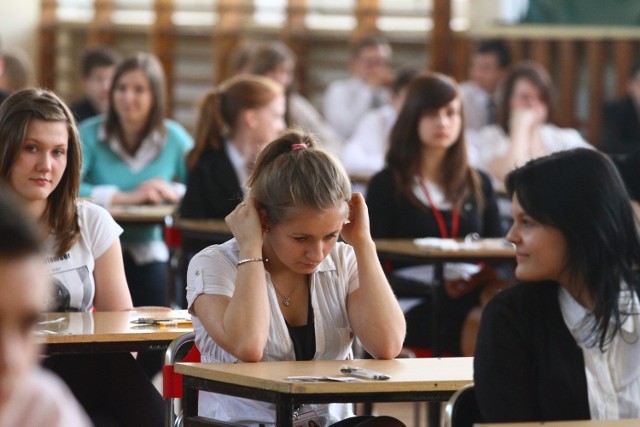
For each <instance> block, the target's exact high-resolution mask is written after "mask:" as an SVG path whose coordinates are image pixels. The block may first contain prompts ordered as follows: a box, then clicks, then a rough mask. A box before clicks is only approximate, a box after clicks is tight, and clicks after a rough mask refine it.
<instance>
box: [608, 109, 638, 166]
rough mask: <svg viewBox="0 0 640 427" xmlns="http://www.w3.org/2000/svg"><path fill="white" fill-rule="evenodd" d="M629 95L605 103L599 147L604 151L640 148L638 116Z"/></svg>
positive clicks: (623, 151)
mask: <svg viewBox="0 0 640 427" xmlns="http://www.w3.org/2000/svg"><path fill="white" fill-rule="evenodd" d="M638 113H639V112H638V110H637V109H636V106H635V104H634V103H633V101H632V99H631V97H630V96H626V97H624V98H622V99H619V100H616V101H610V102H608V103H606V104H605V106H604V110H603V116H602V140H601V149H602V151H604V152H605V153H610V154H611V153H629V152H631V151H635V150H637V149H640V116H638Z"/></svg>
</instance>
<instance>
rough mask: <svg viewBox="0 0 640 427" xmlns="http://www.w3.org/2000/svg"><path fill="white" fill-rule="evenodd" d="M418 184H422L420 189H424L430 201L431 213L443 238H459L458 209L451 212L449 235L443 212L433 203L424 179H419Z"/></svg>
mask: <svg viewBox="0 0 640 427" xmlns="http://www.w3.org/2000/svg"><path fill="white" fill-rule="evenodd" d="M417 180H418V183H419V184H420V187H422V191H423V192H424V195H425V196H426V197H427V200H428V201H429V206H431V211H432V212H433V216H434V217H436V221H437V222H438V227H439V228H440V235H441V236H442V237H443V238H445V239H446V238H448V237H451V238H454V237H457V236H458V228H459V227H460V214H459V213H458V210H457V209H452V210H451V234H449V232H448V231H447V224H446V223H445V222H444V217H443V216H442V212H440V209H438V208H437V207H436V205H435V204H434V203H433V200H431V195H430V194H429V190H428V189H427V186H426V185H425V184H424V181H423V180H422V178H420V177H418V179H417Z"/></svg>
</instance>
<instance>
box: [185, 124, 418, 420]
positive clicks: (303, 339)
mask: <svg viewBox="0 0 640 427" xmlns="http://www.w3.org/2000/svg"><path fill="white" fill-rule="evenodd" d="M247 185H248V188H249V195H248V197H247V199H246V200H245V201H244V202H242V203H240V204H239V205H238V206H237V208H236V209H235V210H234V211H233V212H231V214H229V215H228V216H227V218H226V222H227V224H228V226H229V228H230V229H231V231H232V233H233V235H234V239H232V240H230V241H228V242H226V243H224V244H222V245H214V246H210V247H208V248H206V249H204V250H203V251H201V252H200V253H199V254H197V255H196V256H195V257H194V258H193V259H192V261H191V263H190V264H189V271H188V274H187V300H188V303H189V309H190V310H191V312H192V313H193V314H194V326H195V329H196V342H197V345H198V348H199V349H200V351H201V353H202V358H203V361H207V362H211V361H218V362H235V361H238V360H241V361H245V362H252V361H274V360H312V359H335V360H343V359H345V358H348V357H349V356H350V355H351V345H352V343H353V340H354V338H355V336H356V335H357V336H358V338H359V339H360V341H361V342H362V345H363V346H364V348H365V349H366V350H367V351H368V352H369V353H370V354H371V355H372V356H374V357H378V358H393V357H395V356H396V355H397V354H398V353H399V352H400V350H401V348H402V341H403V338H404V333H405V323H404V318H403V315H402V311H401V310H400V308H399V306H398V304H397V302H396V299H395V296H394V295H393V293H392V291H391V288H390V286H389V284H388V282H387V280H386V278H385V275H384V273H383V271H382V269H381V267H380V263H379V261H378V258H377V255H376V250H375V245H374V243H373V240H372V239H371V236H370V234H369V221H368V213H367V208H366V204H365V203H364V199H363V197H362V195H361V194H359V193H354V194H352V193H351V184H350V181H349V177H348V176H347V174H346V173H345V171H344V169H343V167H342V166H341V164H340V163H339V161H338V160H336V159H335V158H334V157H333V156H332V155H330V154H328V153H327V152H325V151H323V150H322V149H319V148H317V143H316V141H315V140H314V139H313V138H312V137H311V136H309V135H307V134H304V133H301V132H299V131H295V130H293V131H288V132H285V133H284V134H282V135H281V136H280V137H279V138H277V139H276V140H275V141H273V142H271V143H270V144H269V145H267V147H266V148H265V149H264V150H263V151H262V152H261V153H260V155H259V157H258V159H257V162H256V165H255V167H254V169H253V172H252V174H251V176H250V177H249V181H248V183H247ZM340 235H342V237H343V238H344V240H345V241H346V242H347V244H345V243H341V242H338V238H339V237H340ZM373 313H384V316H385V321H384V322H374V321H372V314H373ZM199 404H200V414H201V415H204V416H207V417H213V418H216V419H220V420H226V421H233V422H247V420H251V422H254V423H267V424H268V425H273V423H274V419H275V414H274V411H273V405H269V404H265V403H261V402H253V401H246V400H242V399H237V398H234V397H229V396H216V397H215V399H212V398H211V397H210V396H206V394H204V395H203V394H201V397H200V400H199ZM304 409H305V410H307V409H308V410H309V411H313V413H314V418H317V420H318V421H320V420H322V423H321V425H332V424H334V423H336V422H338V421H340V420H344V419H346V418H349V417H351V416H352V415H353V414H352V412H351V408H350V405H342V404H331V405H309V406H308V407H307V405H305V408H304ZM238 414H242V416H243V417H244V418H240V416H239V415H238ZM380 421H385V422H386V424H359V423H362V422H368V423H376V422H380ZM343 422H346V421H343ZM395 423H399V422H398V421H397V420H393V419H389V418H388V417H385V418H383V419H382V420H380V418H373V419H367V420H363V419H360V418H357V419H352V420H349V422H348V424H340V425H350V426H352V425H391V426H393V425H401V424H395Z"/></svg>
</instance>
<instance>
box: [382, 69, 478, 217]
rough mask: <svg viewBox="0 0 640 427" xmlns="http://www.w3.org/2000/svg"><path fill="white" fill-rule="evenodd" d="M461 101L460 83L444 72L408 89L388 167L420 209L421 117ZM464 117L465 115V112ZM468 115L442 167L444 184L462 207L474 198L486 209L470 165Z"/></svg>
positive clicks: (393, 135) (426, 75) (455, 203)
mask: <svg viewBox="0 0 640 427" xmlns="http://www.w3.org/2000/svg"><path fill="white" fill-rule="evenodd" d="M456 98H460V91H459V89H458V85H457V84H456V82H455V81H454V80H453V79H452V78H451V77H449V76H446V75H444V74H440V73H433V72H430V73H424V74H421V75H419V76H417V77H415V78H414V79H413V80H412V82H411V83H410V84H409V86H408V87H407V95H406V99H405V102H404V105H403V107H402V110H401V111H400V114H399V115H398V118H397V120H396V123H395V125H394V126H393V128H392V129H391V135H390V137H389V138H390V145H389V151H388V152H387V165H388V167H389V169H391V171H392V172H393V175H394V177H395V180H396V184H397V186H398V188H399V189H400V193H401V194H403V195H404V196H406V197H407V198H409V200H411V201H412V202H413V203H414V204H416V206H419V207H422V203H420V202H419V201H418V199H417V198H416V197H415V195H414V194H413V191H412V188H413V183H414V177H415V176H416V174H418V172H419V168H420V161H421V152H422V149H423V148H422V147H423V145H422V141H421V140H420V135H419V134H418V127H419V123H420V120H421V118H422V117H423V115H424V114H425V113H428V112H430V111H434V110H437V109H439V108H442V107H444V106H446V105H447V104H449V103H450V102H451V101H453V100H454V99H456ZM460 114H462V115H463V112H462V111H461V113H460ZM463 129H464V115H463V117H462V123H461V129H460V135H458V138H457V139H456V140H455V142H454V143H453V145H451V147H449V149H448V150H447V154H446V156H445V158H444V165H443V167H442V171H443V176H442V177H441V182H440V183H439V184H441V185H442V186H443V188H444V192H445V195H446V196H447V199H448V200H449V201H451V203H452V204H453V206H454V207H456V208H460V206H461V205H462V203H463V202H464V199H465V198H466V197H467V196H468V195H472V196H473V197H474V198H475V199H476V203H477V204H478V206H479V207H480V209H482V206H483V203H484V199H483V196H482V189H481V185H480V177H479V176H478V173H477V172H476V171H475V170H474V169H472V168H471V166H469V163H468V161H467V146H466V142H465V138H464V130H463Z"/></svg>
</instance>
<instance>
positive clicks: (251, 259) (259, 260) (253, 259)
mask: <svg viewBox="0 0 640 427" xmlns="http://www.w3.org/2000/svg"><path fill="white" fill-rule="evenodd" d="M263 261H264V262H268V261H269V260H268V259H266V258H264V259H262V258H245V259H241V260H240V261H238V265H242V264H246V263H248V262H263Z"/></svg>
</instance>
